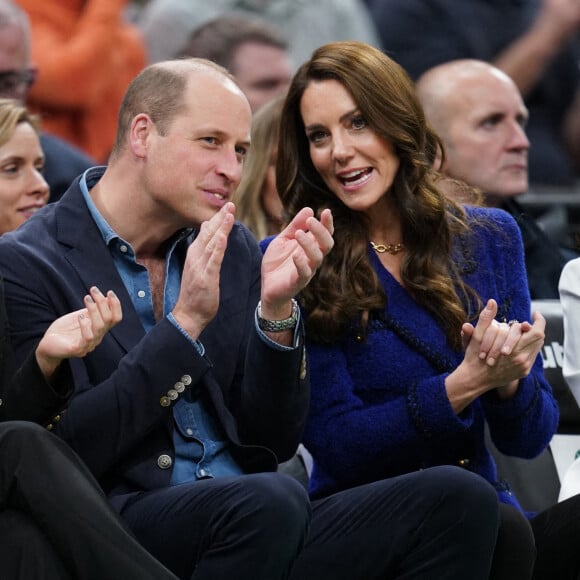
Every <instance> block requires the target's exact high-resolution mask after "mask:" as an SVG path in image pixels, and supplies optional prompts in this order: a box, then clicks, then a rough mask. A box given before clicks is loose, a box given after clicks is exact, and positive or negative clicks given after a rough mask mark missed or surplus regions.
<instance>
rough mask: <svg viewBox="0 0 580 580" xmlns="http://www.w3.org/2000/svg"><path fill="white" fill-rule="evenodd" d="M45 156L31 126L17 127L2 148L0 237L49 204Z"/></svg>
mask: <svg viewBox="0 0 580 580" xmlns="http://www.w3.org/2000/svg"><path fill="white" fill-rule="evenodd" d="M43 167H44V154H43V153H42V149H41V148H40V141H39V139H38V135H37V133H36V131H35V130H34V129H33V128H32V126H31V125H30V124H29V123H26V122H23V123H19V124H18V125H16V128H15V130H14V133H13V135H12V137H11V138H10V139H9V140H8V141H7V142H6V143H4V145H1V146H0V234H3V233H5V232H9V231H12V230H14V229H16V228H17V227H18V226H19V225H20V224H22V223H24V222H25V221H26V220H27V219H28V218H29V217H30V216H31V215H33V214H34V213H35V212H36V211H38V210H39V209H40V208H42V207H44V206H45V205H46V204H47V202H48V195H49V189H48V185H47V183H46V181H45V180H44V178H43V177H42V169H43Z"/></svg>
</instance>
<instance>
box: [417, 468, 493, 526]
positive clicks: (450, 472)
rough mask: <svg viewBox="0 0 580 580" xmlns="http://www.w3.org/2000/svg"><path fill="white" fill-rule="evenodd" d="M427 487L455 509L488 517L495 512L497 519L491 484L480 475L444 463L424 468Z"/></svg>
mask: <svg viewBox="0 0 580 580" xmlns="http://www.w3.org/2000/svg"><path fill="white" fill-rule="evenodd" d="M421 473H423V475H424V477H426V478H427V479H428V481H429V488H430V489H432V490H433V492H434V493H437V494H440V497H441V500H442V501H443V502H449V503H451V504H452V505H454V506H455V508H456V509H459V510H466V511H468V512H469V513H471V514H481V515H485V516H486V518H489V517H490V516H491V515H492V514H496V517H495V520H496V522H498V520H499V501H498V498H497V493H496V491H495V489H494V488H493V487H492V486H491V484H490V483H489V482H488V481H486V480H485V479H484V478H483V477H481V476H480V475H477V474H476V473H472V472H470V471H467V470H465V469H462V468H460V467H454V466H449V465H444V466H440V467H432V468H429V469H426V470H424V471H423V472H421Z"/></svg>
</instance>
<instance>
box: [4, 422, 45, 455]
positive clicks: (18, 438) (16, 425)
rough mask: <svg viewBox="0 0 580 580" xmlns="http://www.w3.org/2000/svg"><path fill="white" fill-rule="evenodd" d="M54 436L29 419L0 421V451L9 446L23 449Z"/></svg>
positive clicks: (12, 448)
mask: <svg viewBox="0 0 580 580" xmlns="http://www.w3.org/2000/svg"><path fill="white" fill-rule="evenodd" d="M52 437H54V436H53V435H52V434H51V433H49V432H48V431H47V430H46V429H45V428H44V427H41V426H40V425H37V424H36V423H31V422H29V421H6V422H5V423H0V452H1V451H2V450H3V449H4V448H6V447H10V449H11V450H14V449H15V448H18V449H25V448H29V447H35V446H36V445H37V444H38V443H39V442H41V441H44V440H46V439H49V438H52Z"/></svg>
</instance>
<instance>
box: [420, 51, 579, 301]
mask: <svg viewBox="0 0 580 580" xmlns="http://www.w3.org/2000/svg"><path fill="white" fill-rule="evenodd" d="M417 92H418V94H419V98H420V99H421V101H422V103H423V107H424V109H425V114H426V116H427V119H428V120H429V122H430V123H431V125H432V126H433V128H434V129H435V131H437V133H438V134H439V136H440V137H441V139H442V141H443V144H444V148H445V160H444V162H443V165H442V167H441V168H440V170H441V172H442V173H443V174H444V175H446V176H448V177H450V178H452V179H457V180H460V181H463V182H465V183H467V184H468V185H469V186H472V187H476V188H478V189H479V190H481V192H482V194H483V196H484V199H485V203H486V205H490V206H496V207H500V208H502V209H504V210H505V211H507V212H508V213H510V214H511V215H512V216H513V217H514V218H515V219H516V221H517V223H518V225H519V227H520V230H521V232H522V238H523V243H524V251H525V258H526V270H527V274H528V286H529V289H530V294H531V297H532V299H544V298H558V296H559V295H558V280H559V277H560V273H561V271H562V268H563V267H564V264H565V263H566V262H567V260H569V259H570V258H571V257H573V253H572V252H570V251H568V250H565V249H562V248H559V247H558V245H557V244H555V243H554V242H553V241H552V240H551V239H550V238H549V237H548V236H547V235H546V234H545V233H544V231H543V230H542V229H541V228H540V227H539V226H538V224H537V223H536V222H535V221H534V220H533V219H532V218H531V217H530V216H529V215H526V214H525V212H524V210H523V208H522V207H521V205H520V204H519V203H517V201H516V200H515V198H516V197H517V196H518V195H520V194H522V193H525V192H526V191H527V188H528V151H529V148H530V142H529V141H528V138H527V136H526V132H525V126H526V123H527V120H528V111H527V108H526V106H525V105H524V102H523V99H522V97H521V94H520V92H519V90H518V88H517V87H516V85H515V83H514V82H513V81H512V80H511V78H510V77H509V76H507V75H506V74H505V73H504V72H503V71H501V70H500V69H498V68H497V67H495V66H492V65H490V64H488V63H486V62H484V61H479V60H471V59H464V60H455V61H450V62H447V63H444V64H442V65H438V66H436V67H433V68H432V69H430V70H428V71H427V72H425V73H424V74H423V75H422V76H421V77H420V78H419V79H418V80H417ZM458 191H459V192H460V191H462V190H461V188H459V189H458V188H454V187H452V188H451V189H450V192H449V193H450V195H452V196H455V195H456V194H457V193H458Z"/></svg>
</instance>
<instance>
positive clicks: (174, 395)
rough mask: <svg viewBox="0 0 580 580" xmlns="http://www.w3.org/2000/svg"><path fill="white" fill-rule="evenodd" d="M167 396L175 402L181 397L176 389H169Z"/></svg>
mask: <svg viewBox="0 0 580 580" xmlns="http://www.w3.org/2000/svg"><path fill="white" fill-rule="evenodd" d="M167 396H168V397H169V398H170V399H171V400H172V401H175V399H177V397H179V395H178V394H177V391H176V390H174V389H169V390H168V391H167Z"/></svg>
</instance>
